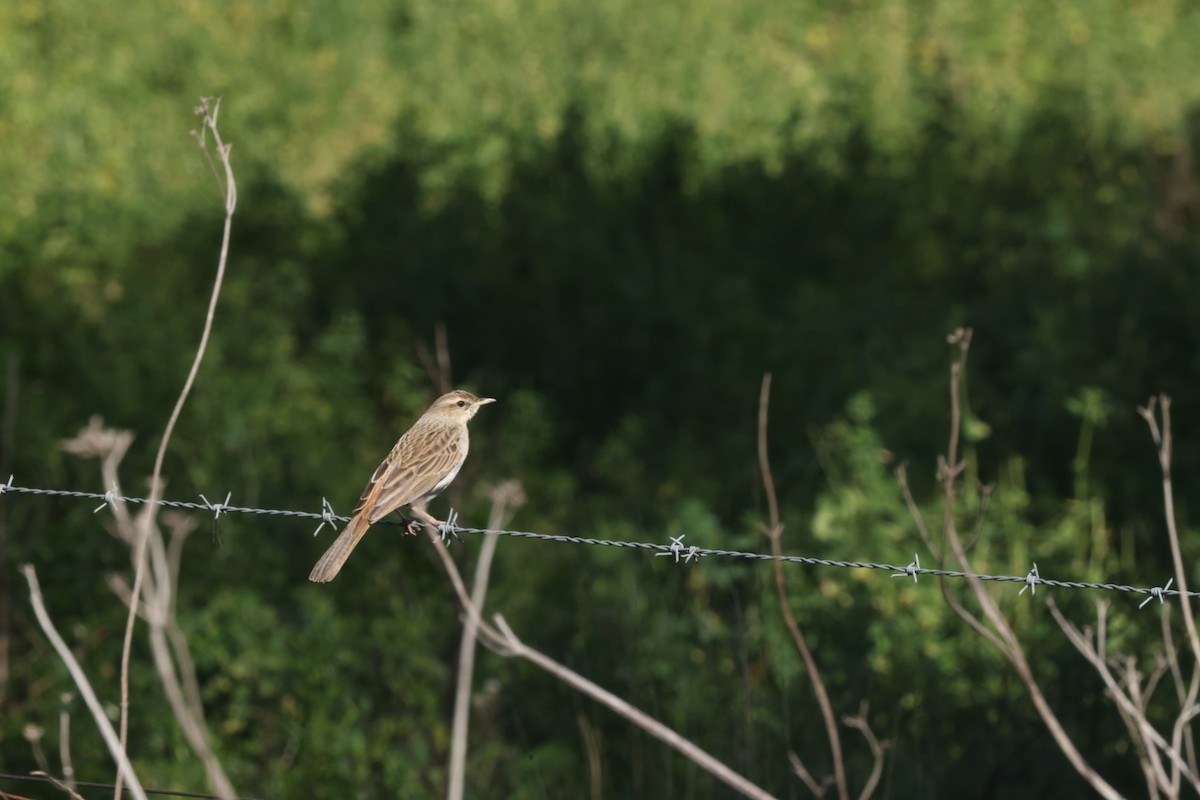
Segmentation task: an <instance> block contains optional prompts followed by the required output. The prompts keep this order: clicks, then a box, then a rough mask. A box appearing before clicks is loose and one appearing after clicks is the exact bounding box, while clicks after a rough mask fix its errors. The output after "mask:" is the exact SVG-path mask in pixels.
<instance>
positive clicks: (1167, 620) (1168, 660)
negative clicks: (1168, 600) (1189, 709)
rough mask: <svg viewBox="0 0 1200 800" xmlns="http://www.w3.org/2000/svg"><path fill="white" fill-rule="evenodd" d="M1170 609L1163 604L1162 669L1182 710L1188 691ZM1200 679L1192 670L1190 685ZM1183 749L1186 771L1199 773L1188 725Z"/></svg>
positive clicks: (1190, 730)
mask: <svg viewBox="0 0 1200 800" xmlns="http://www.w3.org/2000/svg"><path fill="white" fill-rule="evenodd" d="M1170 614H1171V607H1170V606H1168V605H1166V604H1165V603H1164V604H1163V607H1162V614H1161V615H1160V619H1161V620H1162V640H1163V647H1164V650H1165V652H1164V653H1163V668H1164V669H1166V670H1167V671H1168V672H1170V674H1171V683H1172V685H1174V687H1175V697H1176V699H1177V700H1178V701H1179V707H1180V708H1184V707H1185V705H1184V704H1185V703H1186V700H1187V694H1188V691H1187V690H1185V689H1184V688H1183V669H1182V668H1181V667H1180V666H1179V650H1178V648H1177V647H1176V646H1175V637H1174V636H1173V635H1172V634H1171V616H1170ZM1198 679H1200V670H1196V669H1193V670H1192V683H1193V684H1194V683H1195V682H1196V681H1197V680H1198ZM1183 736H1184V748H1185V751H1186V757H1187V763H1188V769H1189V770H1191V771H1192V772H1193V773H1200V769H1198V768H1197V763H1196V741H1195V737H1194V736H1193V735H1192V728H1191V726H1190V725H1189V726H1188V727H1186V728H1185V729H1184V731H1183Z"/></svg>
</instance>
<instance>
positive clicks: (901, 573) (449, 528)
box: [0, 476, 1200, 608]
mask: <svg viewBox="0 0 1200 800" xmlns="http://www.w3.org/2000/svg"><path fill="white" fill-rule="evenodd" d="M12 481H13V477H12V476H9V479H8V482H7V483H0V496H3V495H4V494H6V493H11V494H32V495H47V496H52V497H72V498H77V499H82V500H100V501H102V503H101V505H99V506H97V507H96V509H95V511H93V512H92V513H97V512H99V511H102V510H103V509H104V508H106V507H108V506H110V505H112V504H113V503H115V502H117V501H120V502H123V503H131V504H134V505H146V504H149V503H151V502H153V503H154V504H155V505H159V506H162V507H164V508H177V509H184V510H187V511H206V512H208V513H210V514H212V515H213V518H214V520H215V519H217V518H219V517H220V516H221V515H222V514H259V515H265V516H273V517H297V518H300V519H313V520H320V521H321V524H320V525H319V526H317V529H316V531H314V532H313V535H314V536H315V535H316V534H318V533H320V532H321V530H322V529H323V528H324V527H325V526H326V525H330V526H334V525H335V524H336V523H339V522H348V521H349V520H350V517H345V516H341V515H338V514H335V513H334V511H333V507H332V506H331V505H330V504H329V501H328V500H327V499H325V498H324V497H322V498H321V511H320V512H314V511H296V510H293V509H280V508H254V507H248V506H235V505H230V504H229V501H230V500H231V499H232V497H233V495H232V493H229V494H227V495H226V497H225V501H224V502H221V503H213V502H210V501H209V500H208V498H206V497H205V496H204V495H200V500H201V501H202V502H195V501H187V500H155V501H151V500H150V499H149V498H145V497H127V496H125V495H122V494H119V493H118V492H116V490H109V491H108V492H105V493H104V494H100V493H97V492H79V491H74V490H69V489H39V488H34V487H29V486H17V485H15V484H13V482H12ZM455 519H456V515H455V514H454V513H453V512H451V516H450V517H449V520H448V522H447V523H446V524H444V525H442V526H441V528H440V532H441V534H442V537H443V540H445V539H446V538H447V536H449V535H454V536H456V537H457V536H458V535H459V534H472V535H476V536H511V537H515V538H519V539H536V540H538V541H545V542H562V543H567V544H585V545H596V546H601V547H623V548H630V549H638V550H653V551H655V553H654V554H655V555H656V556H671V557H673V558H674V560H675V562H676V563H678V562H679V561H680V560H682V561H683V562H684V563H690V562H692V561H699V560H700V559H701V558H710V557H715V558H735V559H745V560H750V561H782V562H785V563H788V564H807V565H809V566H815V567H834V568H840V569H868V570H881V571H884V572H890V573H892V577H893V578H912V579H913V581H916V580H917V578H918V577H920V576H922V575H928V576H932V577H939V578H956V579H961V578H969V577H974V578H978V579H979V580H981V581H991V582H996V583H1020V584H1022V588H1021V591H1020V594H1024V593H1025V590H1026V589H1029V590H1030V594H1036V593H1037V587H1039V586H1049V587H1052V588H1056V589H1090V590H1096V591H1108V592H1126V593H1130V594H1140V595H1146V599H1145V600H1144V601H1142V603H1141V605H1139V606H1138V607H1139V608H1142V607H1144V606H1145V605H1146V604H1147V603H1149V602H1150V601H1151V600H1158V601H1159V603H1162V602H1163V601H1164V599H1165V598H1167V597H1179V596H1186V597H1200V592H1195V591H1189V592H1180V591H1179V590H1178V589H1172V588H1171V583H1172V581H1173V579H1172V580H1168V581H1167V583H1166V584H1165V585H1163V586H1154V587H1141V586H1128V585H1126V584H1122V583H1096V582H1092V581H1064V580H1057V579H1054V578H1043V577H1042V576H1041V574H1040V572H1039V570H1038V565H1037V564H1036V563H1035V564H1034V565H1033V567H1032V568H1031V569H1030V570H1029V572H1028V573H1026V574H1025V575H987V574H983V573H969V572H961V571H958V570H947V569H928V568H926V567H922V566H921V561H920V556H916V557H914V558H913V560H912V561H911V562H910V563H908V564H907V565H906V566H898V565H895V564H885V563H877V562H873V561H838V560H835V559H829V558H816V557H814V556H791V555H779V556H777V555H774V554H772V553H755V552H747V551H743V550H719V549H712V548H707V547H697V546H696V545H685V544H684V543H683V539H684V535H681V536H674V537H670V539H671V543H670V544H662V543H658V542H631V541H621V540H614V539H592V538H588V537H584V536H567V535H564V534H553V533H535V532H533V531H514V530H497V529H492V528H469V527H463V526H460V525H458V524H457V523H456V522H455ZM374 524H375V525H384V526H396V527H406V526H407V525H409V524H410V523H408V522H400V521H393V520H380V521H379V522H377V523H374ZM685 535H686V534H685Z"/></svg>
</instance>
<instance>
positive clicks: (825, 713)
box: [758, 372, 850, 800]
mask: <svg viewBox="0 0 1200 800" xmlns="http://www.w3.org/2000/svg"><path fill="white" fill-rule="evenodd" d="M770 403H771V373H769V372H768V373H766V374H765V375H763V379H762V389H761V391H760V392H759V398H758V465H759V469H760V471H761V472H762V480H763V488H764V490H765V491H766V495H767V514H768V524H767V530H766V532H767V538H768V539H770V541H771V555H773V556H775V591H776V593H777V594H778V595H779V609H780V611H781V612H782V613H783V620H784V622H785V623H786V625H787V629H788V631H789V632H790V633H791V635H792V641H793V642H794V643H795V645H796V649H797V650H799V651H800V658H801V659H802V660H803V661H804V668H805V669H806V670H808V678H809V681H811V682H812V687H813V693H814V694H815V695H816V697H817V705H818V706H819V707H820V709H821V718H822V719H823V720H824V722H825V735H826V737H828V739H829V751H830V758H831V760H832V761H833V776H834V784H835V785H836V786H837V793H838V798H839V800H849V797H850V793H849V790H848V789H847V787H846V765H845V763H844V761H843V759H842V740H841V735H840V734H839V732H838V726H837V721H836V719H835V718H834V715H833V705H832V704H831V703H830V702H829V693H828V692H826V691H825V682H824V681H823V680H822V679H821V672H820V670H819V669H818V668H817V660H816V659H815V658H813V655H812V651H811V650H809V647H808V642H807V641H805V639H804V634H803V633H802V632H801V631H800V624H799V623H798V622H797V621H796V615H795V614H793V613H792V606H791V603H790V602H789V600H788V593H787V582H786V579H785V577H784V574H783V562H782V561H780V560H779V557H780V556H781V555H783V545H782V543H781V541H780V539H781V537H782V536H783V523H782V522H781V521H780V519H779V501H778V499H777V498H776V495H775V479H774V477H773V476H772V474H771V461H770V458H769V457H768V451H767V419H768V416H769V411H770Z"/></svg>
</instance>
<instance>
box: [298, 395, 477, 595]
mask: <svg viewBox="0 0 1200 800" xmlns="http://www.w3.org/2000/svg"><path fill="white" fill-rule="evenodd" d="M494 402H496V400H495V398H493V397H476V396H475V395H473V394H471V393H470V392H464V391H462V390H461V389H456V390H454V391H453V392H448V393H447V394H444V395H442V396H441V397H439V398H438V399H437V400H434V401H433V405H431V406H430V407H429V410H428V411H426V412H425V413H424V414H422V415H421V418H420V419H419V420H417V421H416V423H415V424H414V425H413V426H412V427H411V428H409V429H408V432H407V433H405V434H404V435H403V436H401V437H400V441H398V442H396V446H395V447H393V448H392V452H390V453H388V457H387V458H385V459H384V460H383V463H382V464H380V465H379V468H378V469H376V470H375V474H374V475H372V476H371V481H370V482H369V483H368V484H367V488H366V489H364V490H363V493H362V497H361V498H359V501H358V505H357V506H356V507H355V509H354V514H353V516H352V517H351V519H350V521H349V522H348V523H346V528H345V530H343V531H342V532H341V534H340V535H339V536H338V538H337V539H336V540H335V541H334V543H333V544H332V545H330V546H329V549H328V550H326V551H325V555H323V556H321V560H320V561H318V562H317V565H316V566H315V567H313V570H312V572H311V573H309V576H308V579H309V580H310V581H316V582H317V583H328V582H329V581H331V580H333V579H334V578H335V577H337V574H338V572H339V571H340V570H341V568H342V565H343V564H345V563H346V559H347V558H349V557H350V552H351V551H352V550H354V547H355V545H357V544H358V542H359V540H360V539H362V537H363V534H365V533H366V532H367V528H369V527H370V526H371V525H373V524H374V523H376V522H379V520H381V519H383V518H384V517H386V516H387V515H388V514H390V513H392V512H393V511H399V510H400V509H401V508H402V507H404V506H411V507H412V510H413V513H414V514H416V515H417V516H419V517H420V518H421V519H423V520H425V521H426V522H428V523H430V524H431V525H437V526H440V525H442V524H443V523H442V522H440V521H438V520H436V519H434V518H433V517H432V516H431V515H430V514H429V512H427V511H426V510H425V504H426V503H428V502H429V501H430V500H432V499H433V498H434V497H436V496H437V495H439V494H440V493H441V492H442V490H443V489H445V488H446V487H447V486H449V485H450V482H451V481H452V480H454V477H455V476H456V475H458V470H459V469H460V468H461V467H462V465H463V461H465V460H466V458H467V446H468V443H469V442H468V436H467V423H468V422H469V421H470V420H471V418H472V417H474V416H475V412H477V411H479V407H480V406H483V405H487V404H488V403H494ZM408 532H409V533H410V534H412V535H414V536H415V535H416V533H417V531H416V526H415V525H413V526H410V527H409V531H408Z"/></svg>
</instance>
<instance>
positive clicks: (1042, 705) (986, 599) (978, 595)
mask: <svg viewBox="0 0 1200 800" xmlns="http://www.w3.org/2000/svg"><path fill="white" fill-rule="evenodd" d="M949 341H950V343H951V344H956V345H958V348H959V357H958V358H957V359H956V360H955V361H954V363H953V364H952V365H951V367H950V441H949V444H948V445H947V448H946V456H945V459H944V460H943V461H942V464H941V465H940V469H939V470H938V473H939V477H940V479H941V483H942V493H943V501H942V528H943V533H944V535H945V538H946V543H947V545H948V546H949V547H950V551H951V552H952V553H953V554H954V558H955V560H956V561H957V562H958V563H959V565H960V566H961V568H962V570H963V572H965V573H967V575H966V581H967V584H968V586H970V588H971V591H972V593H973V594H974V595H975V599H976V601H977V602H978V603H979V606H980V608H981V609H982V610H983V613H984V616H985V617H986V618H987V620H988V622H989V623H991V625H992V628H993V629H994V631H995V633H996V636H997V637H998V639H999V642H1000V652H1001V653H1002V654H1003V655H1004V657H1005V658H1007V659H1008V661H1009V663H1010V664H1012V666H1013V669H1014V670H1015V671H1016V673H1017V677H1019V678H1020V679H1021V683H1022V684H1024V686H1025V690H1026V691H1027V692H1029V696H1030V699H1031V700H1032V701H1033V705H1034V708H1035V709H1036V710H1037V712H1038V715H1039V716H1040V717H1041V718H1042V723H1043V724H1044V725H1045V726H1046V729H1047V730H1049V731H1050V735H1051V736H1052V737H1053V738H1054V742H1055V744H1057V745H1058V747H1059V749H1060V750H1062V752H1063V755H1065V756H1066V757H1067V761H1069V762H1070V764H1071V766H1072V767H1074V768H1075V771H1076V772H1078V773H1079V775H1080V776H1081V777H1083V779H1084V780H1086V781H1087V782H1088V784H1089V785H1091V787H1092V789H1093V790H1094V791H1095V792H1096V793H1097V794H1099V795H1100V796H1102V797H1106V798H1110V800H1118V798H1120V797H1121V795H1120V793H1118V792H1117V790H1116V789H1114V788H1113V787H1112V786H1111V785H1110V784H1109V783H1108V782H1107V781H1105V780H1104V779H1103V778H1102V777H1100V775H1099V773H1097V772H1096V771H1095V770H1094V769H1092V767H1091V765H1090V764H1088V763H1087V761H1086V760H1085V759H1084V758H1083V755H1082V754H1081V753H1080V752H1079V750H1078V749H1077V748H1076V747H1075V744H1074V742H1072V741H1071V737H1070V736H1069V735H1068V734H1067V732H1066V730H1065V729H1064V728H1063V726H1062V723H1060V722H1059V720H1058V717H1057V716H1056V715H1055V714H1054V710H1053V709H1052V708H1051V707H1050V704H1049V702H1047V700H1046V698H1045V695H1043V694H1042V690H1041V687H1040V686H1039V685H1038V682H1037V679H1036V678H1034V676H1033V670H1032V669H1031V668H1030V666H1029V661H1028V660H1027V659H1026V657H1025V651H1024V649H1023V648H1022V647H1021V643H1020V641H1019V640H1018V639H1017V636H1016V634H1015V633H1014V632H1013V630H1012V628H1011V627H1010V626H1009V624H1008V621H1007V620H1006V619H1005V618H1004V615H1003V614H1002V613H1001V612H1000V607H999V606H998V605H997V603H996V600H995V598H993V597H992V595H991V594H989V593H988V590H987V587H986V586H984V585H983V581H981V580H979V578H978V577H976V576H975V573H974V570H973V569H972V567H971V563H970V559H968V557H967V553H966V550H965V548H964V547H963V543H962V540H961V539H960V538H959V535H958V527H957V525H956V523H955V519H954V505H955V500H956V497H957V492H958V489H957V481H958V477H959V475H961V474H962V470H963V466H964V465H963V464H962V463H960V462H959V460H958V443H959V434H960V430H961V426H962V406H961V398H960V392H961V385H962V375H963V371H964V370H965V368H966V363H967V353H968V351H969V348H970V344H971V330H970V329H969V328H967V329H962V328H960V329H959V330H957V331H955V332H954V333H953V334H952V335H951V336H950V337H949Z"/></svg>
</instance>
